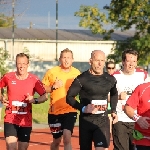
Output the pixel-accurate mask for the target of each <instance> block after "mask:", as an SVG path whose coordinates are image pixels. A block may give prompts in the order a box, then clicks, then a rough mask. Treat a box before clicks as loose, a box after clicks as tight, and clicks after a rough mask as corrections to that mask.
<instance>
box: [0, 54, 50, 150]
mask: <svg viewBox="0 0 150 150" xmlns="http://www.w3.org/2000/svg"><path fill="white" fill-rule="evenodd" d="M28 66H29V56H28V55H26V54H24V53H19V54H17V56H16V68H17V70H16V72H9V73H6V74H5V75H4V76H3V77H2V78H1V80H0V88H1V89H2V88H3V87H6V88H7V97H8V100H7V99H6V98H5V97H3V96H2V95H1V93H0V97H1V101H2V102H3V104H4V105H5V106H6V109H5V117H4V136H5V140H6V147H7V150H17V149H18V150H27V149H28V146H29V141H30V134H31V130H32V103H33V104H39V103H43V102H45V101H46V100H47V96H46V91H45V89H44V87H43V84H42V82H41V81H40V80H39V79H38V77H37V76H35V75H33V74H31V73H29V72H27V69H28ZM35 92H37V93H38V94H39V95H40V96H39V97H38V98H36V99H34V97H33V96H34V93H35Z"/></svg>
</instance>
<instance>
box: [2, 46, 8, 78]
mask: <svg viewBox="0 0 150 150" xmlns="http://www.w3.org/2000/svg"><path fill="white" fill-rule="evenodd" d="M9 57H10V55H9V53H8V51H6V50H4V49H3V48H0V74H1V76H3V75H4V74H5V73H6V72H8V70H9V66H8V65H6V61H7V60H8V59H9Z"/></svg>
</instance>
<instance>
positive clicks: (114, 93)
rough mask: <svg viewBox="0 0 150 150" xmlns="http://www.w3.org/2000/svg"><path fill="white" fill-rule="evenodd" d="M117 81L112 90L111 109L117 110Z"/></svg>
mask: <svg viewBox="0 0 150 150" xmlns="http://www.w3.org/2000/svg"><path fill="white" fill-rule="evenodd" d="M116 84H117V81H115V83H114V86H113V87H112V88H111V90H110V107H111V111H116V106H117V103H118V91H117V88H116Z"/></svg>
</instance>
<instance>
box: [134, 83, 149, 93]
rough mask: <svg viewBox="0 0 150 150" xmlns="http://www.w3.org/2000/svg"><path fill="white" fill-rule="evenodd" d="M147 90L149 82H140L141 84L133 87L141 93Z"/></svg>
mask: <svg viewBox="0 0 150 150" xmlns="http://www.w3.org/2000/svg"><path fill="white" fill-rule="evenodd" d="M147 90H148V92H149V91H150V82H147V83H142V84H140V85H138V86H137V87H136V89H135V91H138V92H140V93H141V94H143V93H144V92H145V91H147Z"/></svg>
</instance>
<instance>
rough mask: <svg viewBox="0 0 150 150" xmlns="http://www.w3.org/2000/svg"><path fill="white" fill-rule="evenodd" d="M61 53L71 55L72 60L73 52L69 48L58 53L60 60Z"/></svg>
mask: <svg viewBox="0 0 150 150" xmlns="http://www.w3.org/2000/svg"><path fill="white" fill-rule="evenodd" d="M63 53H71V54H72V58H73V52H72V51H71V50H70V49H69V48H65V49H64V50H62V51H61V52H60V58H61V57H62V54H63Z"/></svg>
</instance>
